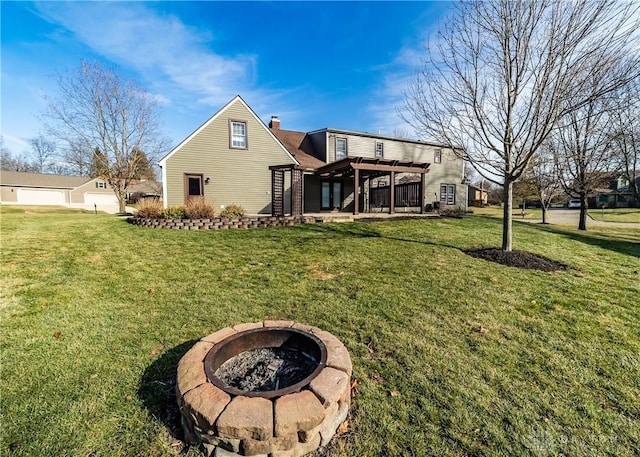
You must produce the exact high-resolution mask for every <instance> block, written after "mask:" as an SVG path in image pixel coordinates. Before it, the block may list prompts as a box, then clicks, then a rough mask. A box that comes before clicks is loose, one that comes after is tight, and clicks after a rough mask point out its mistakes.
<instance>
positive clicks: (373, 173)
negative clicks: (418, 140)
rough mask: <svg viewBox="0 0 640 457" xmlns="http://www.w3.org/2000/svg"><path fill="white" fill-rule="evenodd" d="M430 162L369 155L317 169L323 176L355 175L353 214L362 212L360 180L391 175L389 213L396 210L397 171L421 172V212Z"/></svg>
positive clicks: (350, 158) (347, 159)
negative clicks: (376, 157)
mask: <svg viewBox="0 0 640 457" xmlns="http://www.w3.org/2000/svg"><path fill="white" fill-rule="evenodd" d="M430 165H431V164H429V163H415V162H406V161H400V160H389V159H382V158H378V159H373V158H367V157H347V158H345V159H342V160H338V161H336V162H332V163H329V164H327V165H325V166H323V167H320V168H318V169H317V170H316V173H315V174H316V175H318V176H321V177H332V178H341V177H353V184H354V199H353V214H354V215H355V214H359V212H360V185H361V184H360V181H361V180H362V179H367V178H375V177H378V176H384V175H387V174H388V175H390V192H391V195H390V196H389V213H390V214H393V213H394V212H395V178H396V173H413V174H420V195H421V198H420V202H421V204H420V212H421V213H424V188H425V176H424V175H425V174H427V173H428V172H429V166H430Z"/></svg>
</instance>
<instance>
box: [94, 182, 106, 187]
mask: <svg viewBox="0 0 640 457" xmlns="http://www.w3.org/2000/svg"><path fill="white" fill-rule="evenodd" d="M96 187H97V188H98V189H106V188H107V183H106V182H103V181H96Z"/></svg>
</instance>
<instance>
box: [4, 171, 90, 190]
mask: <svg viewBox="0 0 640 457" xmlns="http://www.w3.org/2000/svg"><path fill="white" fill-rule="evenodd" d="M89 181H91V178H87V177H85V176H60V175H48V174H40V173H23V172H19V171H5V170H2V171H0V184H2V185H3V186H21V187H51V188H58V189H74V188H76V187H78V186H81V185H83V184H85V183H87V182H89Z"/></svg>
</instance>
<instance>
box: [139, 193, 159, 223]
mask: <svg viewBox="0 0 640 457" xmlns="http://www.w3.org/2000/svg"><path fill="white" fill-rule="evenodd" d="M162 212H163V209H162V200H160V199H158V198H146V199H142V200H140V201H139V202H138V217H152V218H157V217H160V215H161V214H162Z"/></svg>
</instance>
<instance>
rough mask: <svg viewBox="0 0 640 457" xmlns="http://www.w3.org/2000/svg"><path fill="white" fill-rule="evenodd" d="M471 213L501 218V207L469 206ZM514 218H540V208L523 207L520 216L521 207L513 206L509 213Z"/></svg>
mask: <svg viewBox="0 0 640 457" xmlns="http://www.w3.org/2000/svg"><path fill="white" fill-rule="evenodd" d="M471 210H472V211H473V214H475V215H478V216H491V217H499V218H502V211H503V209H502V208H501V207H500V206H484V207H482V208H471ZM511 214H512V216H513V219H514V220H522V219H525V220H541V219H542V209H540V208H525V210H524V217H522V208H513V212H512V213H511Z"/></svg>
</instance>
